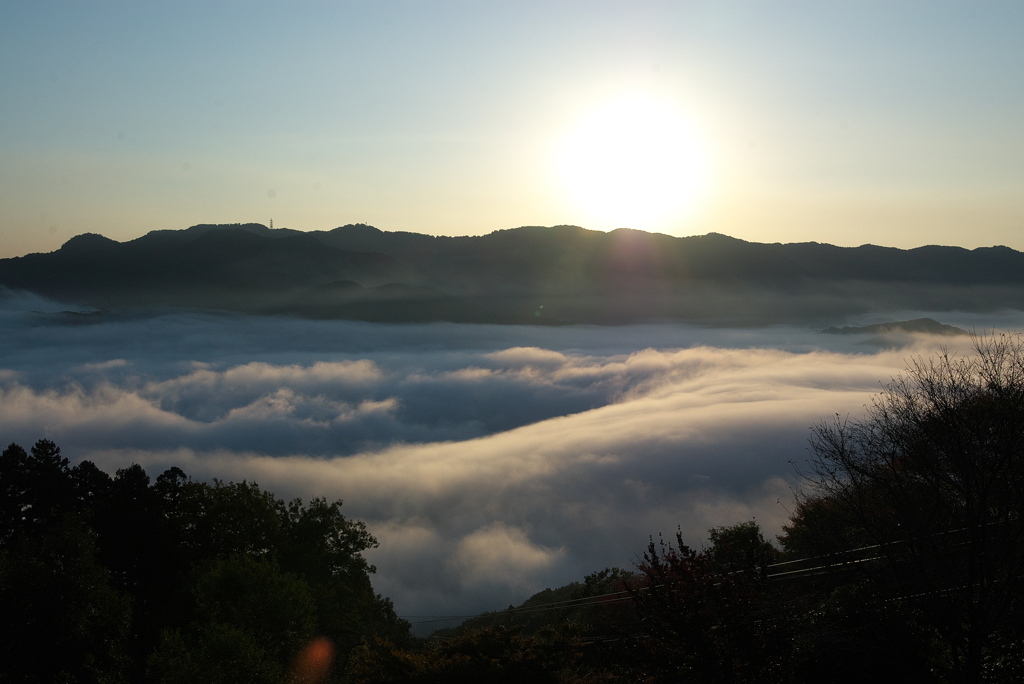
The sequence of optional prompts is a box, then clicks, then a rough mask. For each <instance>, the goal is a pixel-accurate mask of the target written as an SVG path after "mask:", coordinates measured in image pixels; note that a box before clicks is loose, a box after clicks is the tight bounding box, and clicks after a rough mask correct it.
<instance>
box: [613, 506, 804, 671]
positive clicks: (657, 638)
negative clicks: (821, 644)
mask: <svg viewBox="0 0 1024 684" xmlns="http://www.w3.org/2000/svg"><path fill="white" fill-rule="evenodd" d="M709 536H710V537H711V541H712V543H711V545H710V546H709V547H708V548H706V549H703V550H701V551H697V550H695V549H692V548H690V547H689V546H687V545H686V544H684V543H683V539H682V533H681V532H677V533H676V538H675V543H671V542H666V541H665V540H664V539H659V541H658V543H655V542H654V540H653V539H652V540H651V541H650V544H649V545H648V547H647V551H646V552H645V553H644V555H643V560H642V561H641V562H640V563H639V565H638V570H639V571H640V574H641V581H640V582H639V583H638V584H636V585H634V589H633V596H634V600H635V602H636V609H637V612H638V614H639V616H640V620H641V625H642V629H643V630H644V632H645V636H644V637H643V639H641V640H640V643H639V645H640V646H641V647H642V648H643V649H644V651H645V653H646V656H647V657H646V664H645V666H644V667H642V668H641V672H642V674H643V677H644V680H645V681H652V682H674V681H681V680H687V681H694V682H763V681H772V680H777V679H779V678H780V674H779V673H780V672H781V671H782V670H783V669H784V668H785V665H786V661H787V657H788V650H789V649H788V644H789V643H790V637H791V632H792V625H791V623H790V620H789V614H788V610H787V609H786V608H785V606H784V602H783V600H782V598H783V597H782V596H780V594H779V592H777V591H776V590H775V589H774V588H773V587H771V586H770V585H769V584H768V583H767V581H766V575H765V572H764V570H765V568H766V565H767V561H768V560H769V559H770V558H772V557H773V556H774V555H775V553H776V552H775V550H774V549H773V548H772V547H771V545H770V544H768V543H767V542H766V541H765V540H764V537H763V535H762V533H761V530H760V528H759V527H758V526H757V525H756V524H755V523H740V524H738V525H734V526H732V527H722V528H716V529H714V530H711V531H710V533H709Z"/></svg>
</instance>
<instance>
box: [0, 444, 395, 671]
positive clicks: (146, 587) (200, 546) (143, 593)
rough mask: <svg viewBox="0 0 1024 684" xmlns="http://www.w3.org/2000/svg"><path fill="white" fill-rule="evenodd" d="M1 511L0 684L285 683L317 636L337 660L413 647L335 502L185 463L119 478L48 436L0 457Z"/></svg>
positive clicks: (368, 543)
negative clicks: (305, 498) (73, 458)
mask: <svg viewBox="0 0 1024 684" xmlns="http://www.w3.org/2000/svg"><path fill="white" fill-rule="evenodd" d="M0 515H2V518H0V614H2V615H3V618H4V619H3V621H2V625H3V634H2V635H0V656H2V657H0V681H5V682H6V681H12V682H14V681H17V682H56V681H61V682H122V681H154V682H167V683H170V682H195V681H204V682H282V681H284V680H285V678H286V675H287V672H288V669H289V664H290V663H291V661H292V659H293V658H294V657H295V656H296V654H297V653H298V652H299V651H300V649H301V648H302V647H303V646H304V645H305V644H306V643H308V642H310V640H312V639H313V637H315V636H317V635H320V636H322V637H326V638H327V639H328V640H329V642H330V643H331V644H333V649H334V650H335V651H336V653H337V654H338V661H339V662H344V661H345V659H346V658H347V657H348V654H349V652H350V651H351V650H352V649H353V648H355V647H356V646H357V645H358V644H359V643H361V642H362V640H364V639H366V638H369V637H372V636H375V635H377V636H382V637H387V638H389V639H391V640H392V641H393V642H395V643H397V644H404V643H406V642H407V641H408V638H409V637H408V627H409V625H408V623H406V622H404V621H402V620H400V619H398V618H397V616H396V615H395V612H394V608H393V606H392V605H391V602H390V601H388V600H387V599H385V598H382V597H380V596H378V595H375V594H374V593H373V589H372V587H371V585H370V579H369V575H370V573H372V572H373V568H372V567H371V566H370V565H368V564H367V562H366V561H365V559H364V558H363V556H362V552H363V551H365V550H366V549H368V548H371V547H374V546H376V543H377V542H376V540H375V539H374V538H373V537H372V536H371V535H370V534H369V532H367V530H366V528H365V526H364V525H363V524H362V523H361V522H358V521H351V520H348V519H347V518H345V516H344V515H342V513H341V502H340V501H336V502H333V503H329V502H327V501H326V500H324V499H314V500H312V501H310V502H309V504H308V505H307V504H303V502H302V501H300V500H294V501H292V502H291V503H289V504H285V502H284V501H281V500H279V499H277V498H275V497H274V495H273V494H272V493H270V492H267V491H264V490H262V489H260V487H258V486H257V485H256V484H254V483H249V482H240V483H234V482H232V483H223V482H214V483H213V484H206V483H201V482H192V481H191V480H190V479H189V478H188V476H187V475H186V474H185V473H184V472H182V471H181V470H180V469H178V468H171V469H169V470H168V471H166V472H164V473H163V474H161V475H160V476H159V477H158V478H157V479H156V481H155V482H153V481H151V480H150V478H149V476H148V475H147V474H146V472H145V471H144V470H143V469H142V468H141V467H140V466H138V465H133V466H131V467H129V468H124V469H122V470H119V471H117V473H116V474H115V476H114V477H113V478H111V477H110V476H109V475H107V474H106V473H104V472H102V471H101V470H99V469H98V468H96V466H95V465H93V464H92V463H89V462H87V461H85V462H82V463H80V464H78V465H76V466H75V467H73V468H72V467H70V466H69V462H68V460H67V459H66V458H64V457H62V456H61V453H60V449H59V448H58V447H57V446H56V445H54V444H53V443H52V442H49V441H46V440H40V441H39V442H37V443H36V445H35V446H34V447H33V448H32V449H31V451H30V452H26V451H25V450H24V449H22V448H21V447H19V446H18V445H15V444H12V445H11V446H9V447H8V448H7V449H6V450H5V451H4V452H3V453H2V454H0ZM340 677H341V673H340V672H339V673H338V674H337V675H336V679H337V680H338V681H340Z"/></svg>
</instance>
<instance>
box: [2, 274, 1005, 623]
mask: <svg viewBox="0 0 1024 684" xmlns="http://www.w3.org/2000/svg"><path fill="white" fill-rule="evenodd" d="M66 308H67V307H66V306H65V305H60V304H56V303H54V302H49V301H46V300H42V299H39V298H36V297H33V296H29V295H22V294H16V293H3V296H2V297H0V345H2V347H0V440H2V441H3V443H4V444H7V443H10V442H17V443H20V444H22V445H24V446H26V447H27V446H29V445H31V444H32V443H34V442H35V441H36V440H37V439H39V438H41V437H45V438H47V439H51V440H53V441H55V442H57V444H59V445H60V446H61V447H62V449H63V451H64V454H65V455H66V456H68V457H69V458H70V459H71V460H72V462H78V461H80V460H83V459H88V460H91V461H93V462H95V463H96V464H97V465H98V466H100V467H101V468H103V469H104V470H107V471H108V472H111V473H113V472H114V471H116V470H117V469H118V468H122V467H125V466H127V465H129V464H131V463H133V462H134V463H140V464H142V465H143V466H144V467H145V468H146V470H147V472H149V474H150V475H151V476H153V477H155V476H156V475H158V474H159V473H160V472H162V471H163V470H164V469H166V468H168V467H170V466H172V465H176V466H179V467H181V468H182V469H184V470H185V472H187V473H188V474H189V475H191V476H192V477H193V478H194V479H202V480H209V479H212V478H215V477H216V478H221V479H224V480H242V479H247V480H250V481H256V482H258V483H259V484H260V485H261V486H263V487H264V488H267V489H270V490H272V491H274V492H275V493H276V494H277V495H278V496H279V497H282V498H291V497H294V496H301V497H303V498H308V497H311V496H326V497H328V498H329V499H339V498H340V499H343V500H344V502H345V504H344V510H345V511H346V513H347V515H349V516H350V517H354V518H358V519H361V520H363V521H365V522H366V523H367V525H368V527H369V528H370V530H371V531H372V532H373V534H374V535H375V536H376V537H377V538H378V540H379V541H380V548H378V549H376V550H374V551H372V552H370V553H369V554H368V556H369V557H370V560H371V562H373V563H375V564H376V566H377V568H378V572H377V574H376V575H375V579H374V585H375V587H376V589H377V591H379V592H381V593H383V594H384V595H387V596H390V597H391V598H392V599H393V600H394V601H395V604H396V607H397V609H398V611H399V613H400V614H402V615H406V616H410V619H411V620H412V621H413V622H422V624H421V625H419V627H418V629H419V631H421V632H422V631H424V630H427V629H430V628H432V627H437V626H444V625H445V624H446V623H444V622H440V623H438V622H428V620H430V619H431V618H430V617H426V616H449V615H467V614H473V613H476V612H479V611H483V610H494V609H500V608H502V607H504V606H507V605H508V604H510V603H518V602H520V601H522V600H523V599H524V598H526V597H527V596H529V595H530V594H532V593H534V592H536V591H539V590H541V589H543V588H545V587H555V586H560V585H562V584H566V583H568V582H571V581H573V580H577V579H580V578H582V577H583V575H585V574H587V573H589V572H592V571H595V570H599V569H601V568H604V567H606V566H621V567H629V566H630V565H631V564H632V563H633V562H634V561H635V560H636V559H637V556H638V554H639V553H640V552H641V551H642V550H643V548H644V547H645V546H646V543H647V541H648V537H649V536H650V535H657V534H658V533H659V532H664V533H668V534H671V533H674V532H675V530H676V528H677V527H679V528H680V529H681V530H682V532H683V536H684V538H685V539H686V540H687V541H688V542H689V543H691V544H693V545H699V544H700V543H701V542H702V540H703V539H704V538H705V537H706V532H707V530H708V529H709V528H711V527H715V526H719V525H728V524H733V523H736V522H741V521H745V520H751V519H756V520H757V522H758V523H760V524H761V525H762V527H763V528H764V529H765V530H766V532H767V533H768V534H769V535H774V534H777V533H778V532H779V531H780V530H781V526H782V524H783V523H784V522H785V521H786V519H787V517H788V515H789V514H788V510H789V509H791V508H792V500H793V490H794V489H795V488H798V487H799V478H798V476H797V473H796V470H795V469H794V463H796V464H799V463H800V462H801V461H803V460H804V459H805V458H806V457H807V446H806V445H807V437H808V429H809V427H810V426H811V425H813V424H815V423H817V422H819V421H821V420H823V419H824V420H827V419H829V418H830V416H832V415H834V414H840V415H844V416H845V415H853V416H856V415H859V414H861V413H862V412H863V409H864V406H865V405H866V404H868V403H870V400H871V396H872V394H874V393H876V392H877V391H878V390H879V389H880V388H881V384H882V383H884V382H886V381H888V380H889V379H890V378H892V377H893V376H895V375H896V374H898V373H899V372H900V371H901V370H902V369H903V368H904V367H905V366H906V364H907V362H908V361H909V360H910V359H912V358H914V357H917V356H921V355H923V356H927V355H929V354H932V353H934V352H935V351H937V350H938V349H939V348H940V347H942V346H945V347H946V348H948V349H949V350H950V351H952V352H954V353H967V352H969V349H970V339H969V338H968V337H964V336H959V337H942V338H938V337H930V336H909V335H901V336H890V337H887V338H884V339H880V338H872V337H870V336H868V335H827V334H824V333H822V332H820V331H817V330H814V329H797V328H791V327H772V328H760V329H709V328H699V327H693V326H685V325H679V324H659V325H642V326H623V327H612V328H602V327H593V326H567V327H541V326H494V325H456V324H445V323H436V324H429V325H384V324H370V323H360V322H350V321H310V320H296V319H288V318H271V317H248V316H239V315H228V314H224V315H217V314H210V313H200V312H187V311H176V312H155V311H144V312H135V313H131V314H126V313H120V314H110V313H105V314H104V313H99V314H97V313H89V312H82V311H80V312H72V313H69V312H67V311H66ZM920 315H922V314H921V313H920V312H906V313H904V314H902V315H896V316H893V315H889V316H886V317H885V318H884V319H889V320H892V319H894V318H913V317H918V316H920ZM935 317H937V318H939V319H940V320H942V322H944V323H951V324H955V325H960V326H961V327H965V328H967V329H974V330H978V331H987V330H992V329H1000V330H1019V329H1024V317H1022V314H1020V312H1015V313H1013V314H992V315H988V316H980V315H957V314H948V313H946V314H941V315H935ZM884 319H883V318H882V317H875V318H874V319H871V318H870V317H867V318H865V319H864V320H863V321H859V322H861V323H863V322H878V321H880V320H884ZM421 616H424V617H421Z"/></svg>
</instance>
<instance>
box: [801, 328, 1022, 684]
mask: <svg viewBox="0 0 1024 684" xmlns="http://www.w3.org/2000/svg"><path fill="white" fill-rule="evenodd" d="M812 430H813V432H812V439H811V460H810V472H809V475H808V484H809V487H808V491H807V493H806V495H805V500H804V501H803V502H802V504H801V510H802V511H803V512H804V513H808V514H809V513H812V512H813V513H814V514H815V515H817V516H818V519H819V520H827V521H828V522H829V524H830V525H832V526H834V527H835V528H836V529H841V530H845V531H846V534H847V536H848V537H849V538H850V539H859V540H861V541H863V542H867V544H866V546H868V547H869V548H867V549H866V550H865V551H864V552H863V553H862V558H865V559H869V558H876V559H877V560H876V561H873V562H868V563H862V564H861V565H863V566H864V567H865V568H868V569H874V570H875V572H874V576H873V579H874V582H875V585H876V586H877V587H878V589H879V595H880V597H885V598H887V599H889V600H892V599H897V600H899V601H900V602H904V603H907V604H909V605H912V606H913V607H914V609H915V610H918V611H920V613H921V615H922V616H923V619H924V620H925V622H926V624H928V625H929V626H930V627H931V628H932V629H934V630H935V633H936V635H937V636H938V637H939V639H940V643H941V644H942V645H943V646H944V648H942V649H940V650H939V655H938V657H939V658H940V662H939V665H940V666H942V667H945V669H946V670H947V671H948V672H949V673H950V676H951V677H952V679H953V680H954V681H957V682H980V681H985V680H986V679H987V678H989V676H990V675H992V676H994V673H995V672H996V671H998V670H1005V669H1006V667H1007V663H1008V659H1016V660H1017V661H1019V660H1020V655H1019V653H1018V654H1016V655H1015V656H1014V655H1013V654H1012V653H1011V652H1009V651H1007V650H1006V648H1004V647H1003V646H1002V645H1003V644H1012V643H1014V642H1015V641H1018V640H1019V638H1020V636H1021V634H1020V629H1019V628H1018V627H1017V625H1019V624H1024V623H1022V620H1021V618H1022V617H1024V615H1022V595H1021V588H1022V585H1021V582H1022V570H1024V543H1022V542H1024V497H1022V495H1021V492H1022V491H1024V339H1022V338H1021V337H1020V336H1019V335H1016V336H1007V335H1002V336H990V337H975V338H974V352H973V353H972V354H970V355H968V356H963V357H959V356H955V355H951V354H949V353H948V352H943V353H942V354H941V355H939V356H938V357H936V358H932V359H928V360H925V359H920V358H919V359H917V360H915V361H913V362H912V363H911V364H910V366H909V367H908V368H907V370H906V371H905V372H904V373H903V374H901V375H899V376H897V377H896V378H895V379H893V380H892V381H891V382H890V383H888V384H887V385H885V386H884V388H883V390H882V392H881V393H880V394H879V395H877V396H876V397H875V398H874V399H873V400H872V403H871V406H870V407H868V409H867V413H866V415H865V416H864V417H863V418H860V419H843V418H839V417H837V418H836V419H835V420H834V421H832V422H830V423H821V424H819V425H817V426H816V427H814V428H813V429H812ZM809 520H810V517H808V516H807V515H805V516H804V517H803V520H799V521H797V523H798V524H794V525H793V526H792V529H799V531H800V532H801V533H803V535H804V538H805V539H807V538H810V536H813V535H808V534H807V528H808V525H807V523H808V521H809ZM942 660H944V661H945V662H942Z"/></svg>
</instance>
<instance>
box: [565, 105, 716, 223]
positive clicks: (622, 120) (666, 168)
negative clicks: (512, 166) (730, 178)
mask: <svg viewBox="0 0 1024 684" xmlns="http://www.w3.org/2000/svg"><path fill="white" fill-rule="evenodd" d="M557 171H558V177H559V181H560V184H561V186H562V188H563V190H564V192H565V193H566V196H567V199H568V201H569V203H570V204H571V206H572V210H573V211H574V212H576V214H574V215H580V216H581V217H582V218H584V219H585V221H586V222H587V225H589V226H593V227H595V228H603V229H611V228H618V227H630V228H641V229H648V230H650V229H659V228H661V227H664V226H666V225H667V224H670V223H671V222H673V221H681V220H683V219H685V218H686V216H687V215H689V214H690V213H691V212H692V210H693V209H694V208H695V205H696V203H697V201H698V199H699V197H700V196H701V194H702V193H703V192H704V190H705V188H706V185H707V175H708V174H707V163H706V160H705V153H704V149H703V145H702V144H701V142H700V138H699V136H698V135H697V134H696V132H695V129H694V126H693V125H692V124H691V123H690V122H689V121H688V120H687V119H686V118H685V117H684V116H682V114H681V113H680V112H678V111H677V110H676V109H675V108H674V107H672V106H671V105H670V104H668V103H667V102H663V101H659V100H657V99H654V98H650V97H644V96H630V97H623V98H619V99H616V100H613V101H610V102H607V103H606V104H604V105H603V106H600V107H598V108H596V109H594V110H592V111H590V112H589V113H588V114H586V115H585V116H584V117H582V119H581V120H580V121H579V122H578V123H577V124H576V125H575V126H574V127H573V128H572V130H571V131H570V132H569V134H568V135H567V136H566V137H565V139H564V140H563V142H562V144H561V146H560V148H559V151H558V158H557Z"/></svg>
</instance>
